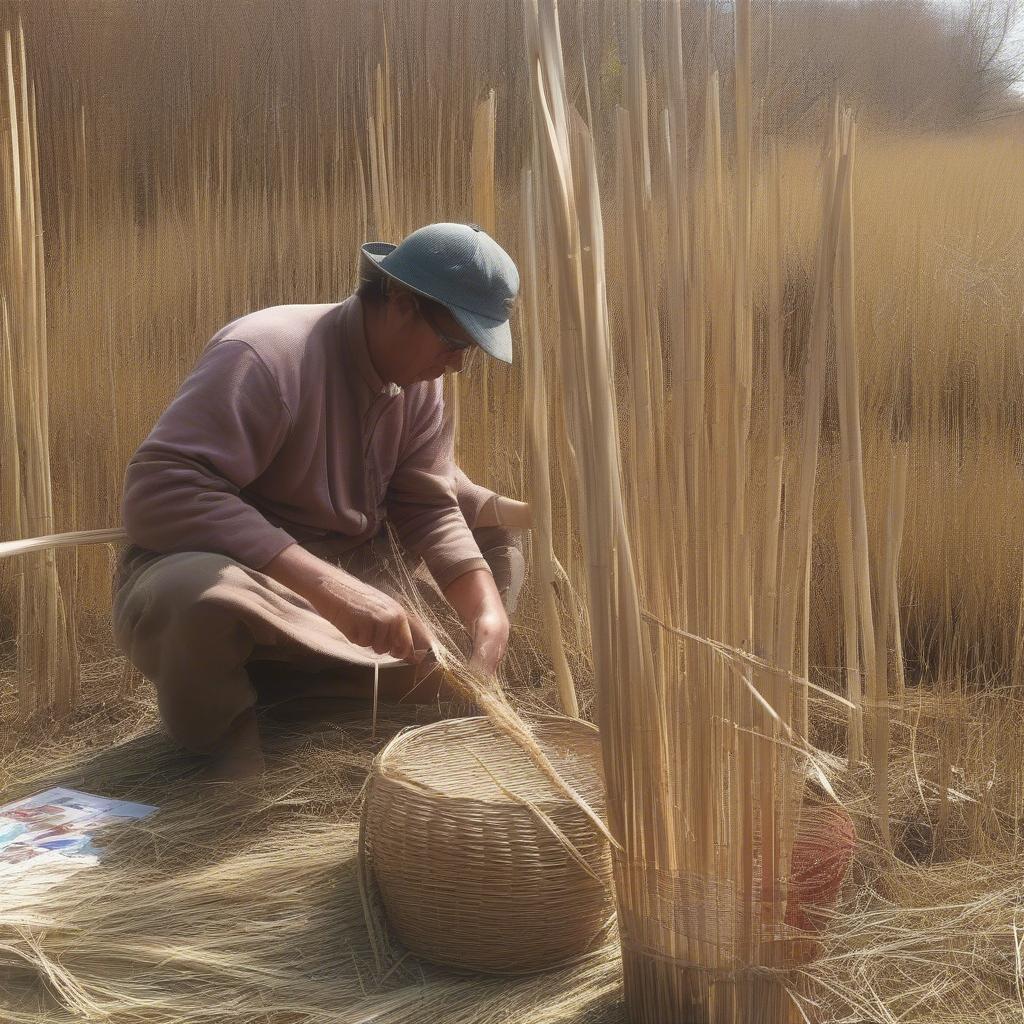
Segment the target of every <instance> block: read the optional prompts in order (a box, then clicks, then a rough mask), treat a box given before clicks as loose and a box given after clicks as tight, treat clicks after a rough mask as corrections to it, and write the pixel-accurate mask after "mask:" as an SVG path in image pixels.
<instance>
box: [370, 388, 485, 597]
mask: <svg viewBox="0 0 1024 1024" xmlns="http://www.w3.org/2000/svg"><path fill="white" fill-rule="evenodd" d="M428 387H429V388H430V389H431V390H430V392H429V394H428V395H427V396H426V400H425V401H424V402H423V404H422V405H421V406H420V408H419V409H418V410H417V412H416V413H415V414H414V421H413V423H412V425H411V429H410V430H409V432H408V441H407V443H406V444H405V445H404V446H403V453H402V458H401V461H400V462H399V464H398V467H397V468H396V470H395V472H394V474H393V475H392V477H391V481H390V483H389V484H388V491H387V498H386V505H387V514H388V518H389V519H390V520H391V522H392V523H393V524H394V526H395V529H396V530H397V532H398V536H399V538H400V539H401V541H402V544H403V545H404V546H405V548H406V549H407V550H408V551H409V552H411V553H412V554H413V555H416V556H420V557H422V558H423V559H424V561H425V562H426V563H427V568H428V569H429V570H430V573H431V575H432V576H433V577H434V579H435V580H436V582H437V585H438V586H439V587H441V588H442V589H443V588H444V587H446V586H448V584H449V583H451V582H452V580H454V579H456V578H457V577H459V576H461V575H463V573H467V572H470V571H471V570H473V569H487V570H488V571H490V568H489V566H488V565H487V562H486V561H484V559H483V557H482V556H481V554H480V548H479V546H478V545H477V543H476V540H475V539H474V537H473V533H472V531H471V530H470V528H469V526H467V524H466V520H465V517H464V516H463V514H462V510H461V509H460V508H459V501H458V495H457V490H456V488H457V476H456V466H455V460H454V458H453V456H452V435H451V429H450V427H449V426H448V424H447V423H446V422H445V417H444V400H443V398H442V393H441V382H440V380H438V381H436V382H435V383H434V384H431V385H428Z"/></svg>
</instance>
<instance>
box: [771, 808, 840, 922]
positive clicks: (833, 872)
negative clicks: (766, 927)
mask: <svg viewBox="0 0 1024 1024" xmlns="http://www.w3.org/2000/svg"><path fill="white" fill-rule="evenodd" d="M856 846H857V832H856V830H855V829H854V827H853V819H852V818H851V817H850V815H849V814H847V812H846V810H845V809H844V808H842V807H839V806H836V805H834V804H829V805H819V804H804V807H803V813H802V814H801V817H800V827H799V829H798V830H797V834H796V839H795V840H794V842H793V863H792V867H791V870H790V876H789V899H788V901H787V905H786V924H788V925H791V926H792V927H794V928H803V929H804V930H805V931H812V932H818V931H821V930H822V929H823V928H824V927H825V924H826V923H827V912H828V911H829V910H831V909H832V908H833V907H834V906H835V904H836V901H837V900H838V898H839V890H840V889H841V888H842V885H843V879H845V878H846V872H847V871H848V870H849V868H850V862H851V861H852V860H853V851H854V849H855V848H856ZM823 912H824V913H823Z"/></svg>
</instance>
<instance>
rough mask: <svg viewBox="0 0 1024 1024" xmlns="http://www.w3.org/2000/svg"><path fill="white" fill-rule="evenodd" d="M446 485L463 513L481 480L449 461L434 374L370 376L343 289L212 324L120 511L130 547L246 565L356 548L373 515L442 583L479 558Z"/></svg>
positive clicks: (354, 307)
mask: <svg viewBox="0 0 1024 1024" xmlns="http://www.w3.org/2000/svg"><path fill="white" fill-rule="evenodd" d="M457 488H458V490H459V491H461V492H462V494H463V498H462V501H463V507H465V508H466V509H467V515H469V517H470V521H471V522H474V521H475V517H476V514H477V513H478V512H479V510H480V509H481V508H482V507H483V505H484V504H485V503H486V502H487V500H488V499H489V498H490V497H491V496H492V493H493V492H491V491H488V490H487V489H486V488H483V487H478V486H477V485H476V484H473V483H471V482H470V481H469V480H468V478H466V477H465V475H464V474H462V473H461V471H459V470H458V469H457V467H456V466H455V463H454V461H453V459H452V455H451V441H450V435H449V432H448V431H447V430H446V428H445V422H444V406H443V399H442V389H441V381H440V380H436V381H429V382H425V383H417V384H413V385H410V386H409V387H407V388H405V389H402V388H399V387H398V386H397V385H394V384H384V382H383V381H382V380H381V379H380V377H379V375H378V374H377V372H376V371H375V370H374V368H373V364H372V362H371V361H370V357H369V353H368V352H367V347H366V336H365V334H364V332H363V315H362V304H361V301H360V299H359V298H358V297H357V296H355V295H352V296H350V297H349V298H347V299H346V300H345V301H343V302H341V303H336V304H328V303H325V304H316V305H292V306H271V307H270V308H268V309H260V310H257V311H256V312H253V313H249V314H248V315H246V316H243V317H240V318H239V319H237V320H234V321H232V322H231V323H229V324H227V325H226V326H225V327H223V328H221V329H220V330H219V331H218V332H217V333H216V334H215V335H214V336H213V338H212V339H211V340H210V342H209V344H208V345H207V346H206V348H205V350H204V351H203V353H202V355H201V356H200V358H199V361H198V362H197V363H196V366H195V368H194V369H193V370H192V372H191V374H189V376H188V377H187V378H186V379H185V381H184V383H183V384H182V385H181V388H180V389H179V390H178V393H177V395H176V396H175V398H174V400H173V401H172V402H171V404H170V405H169V406H168V407H167V409H166V410H165V411H164V413H163V415H162V416H161V417H160V419H159V420H158V421H157V423H156V425H155V426H154V427H153V430H152V431H151V433H150V435H149V437H147V438H146V440H145V441H143V442H142V444H141V445H140V447H139V449H138V451H137V452H136V453H135V455H134V456H133V457H132V459H131V461H130V462H129V463H128V468H127V470H126V473H125V482H124V494H123V501H122V518H123V522H124V526H125V529H126V530H127V532H128V536H129V539H130V540H131V541H132V543H134V544H137V545H138V546H140V547H143V548H148V549H150V550H152V551H159V552H162V553H163V552H166V553H169V552H175V551H217V552H220V553H222V554H225V555H227V556H229V557H230V558H233V559H235V560H236V561H238V562H241V563H243V564H245V565H248V566H250V567H251V568H253V569H260V568H262V567H263V566H265V565H266V564H267V563H268V562H269V561H270V560H271V559H272V558H274V556H275V555H277V554H279V553H280V552H281V551H283V550H284V549H285V548H286V547H288V546H289V545H290V544H292V543H293V542H296V541H297V542H298V543H300V544H302V545H304V546H309V545H310V544H319V543H320V542H324V541H326V542H329V543H330V544H337V547H336V548H335V550H337V551H338V553H341V552H343V551H345V550H348V549H349V548H352V547H356V546H357V545H359V544H361V543H363V542H364V541H366V540H369V539H370V538H371V537H372V536H373V535H374V534H375V533H377V531H378V530H379V529H380V527H381V525H382V523H383V521H384V519H385V517H386V518H387V519H389V520H390V521H391V522H392V523H393V524H394V526H395V528H396V530H397V532H398V535H399V537H400V539H401V541H402V543H403V545H404V546H405V547H406V548H407V550H409V551H410V552H412V553H413V554H414V555H417V556H420V555H421V556H422V557H423V558H424V559H425V560H426V563H427V567H428V568H429V569H430V571H431V573H432V574H433V576H434V579H435V580H436V581H437V582H438V584H439V585H440V586H442V587H444V586H447V585H448V583H450V582H451V581H452V580H453V579H455V578H456V577H457V576H460V575H462V574H463V573H465V572H468V571H469V570H471V569H486V568H487V563H486V562H485V561H484V560H483V558H481V556H480V549H479V547H478V546H477V544H476V541H475V540H474V539H473V534H472V532H471V531H470V528H469V526H468V525H467V523H466V519H465V518H464V516H463V512H462V511H461V510H460V507H459V502H458V500H457V498H456V492H457Z"/></svg>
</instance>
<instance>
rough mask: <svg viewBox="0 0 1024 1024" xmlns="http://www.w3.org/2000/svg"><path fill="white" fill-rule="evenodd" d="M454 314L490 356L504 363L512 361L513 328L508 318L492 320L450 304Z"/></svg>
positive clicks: (449, 307)
mask: <svg viewBox="0 0 1024 1024" xmlns="http://www.w3.org/2000/svg"><path fill="white" fill-rule="evenodd" d="M448 309H449V311H450V312H451V314H452V316H453V317H455V319H456V320H458V322H459V323H460V324H461V325H462V327H463V329H464V330H466V331H467V332H468V333H469V335H470V337H471V338H472V339H473V340H474V341H475V342H476V343H477V344H478V345H479V346H480V348H482V349H483V350H484V351H485V352H486V353H487V354H488V355H489V356H494V358H495V359H500V360H501V361H502V362H503V363H511V362H512V328H511V327H509V323H508V321H507V320H492V319H491V318H490V317H486V316H480V314H479V313H471V312H470V311H469V310H468V309H460V308H459V307H458V306H448Z"/></svg>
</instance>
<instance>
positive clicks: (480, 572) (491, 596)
mask: <svg viewBox="0 0 1024 1024" xmlns="http://www.w3.org/2000/svg"><path fill="white" fill-rule="evenodd" d="M444 596H445V598H446V599H447V601H448V603H449V604H450V605H451V606H452V607H453V608H454V609H455V611H456V612H457V613H458V616H459V618H460V619H461V620H462V623H463V625H464V626H465V627H466V629H467V630H468V631H469V634H470V636H471V637H472V638H473V653H472V655H471V656H470V660H469V665H470V667H471V668H475V669H478V670H479V671H480V672H483V673H485V674H486V675H493V674H494V673H495V672H496V671H497V669H498V665H499V664H500V663H501V659H502V658H503V657H504V656H505V649H506V647H507V646H508V634H509V628H510V627H509V621H508V613H507V612H506V611H505V606H504V605H503V604H502V603H501V597H500V595H499V594H498V588H497V587H496V586H495V585H494V577H493V576H492V575H491V573H490V572H489V571H488V570H487V569H472V570H471V571H470V572H467V573H463V574H462V575H461V576H457V577H456V578H455V579H454V580H452V581H451V583H449V584H448V586H447V587H445V590H444Z"/></svg>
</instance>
